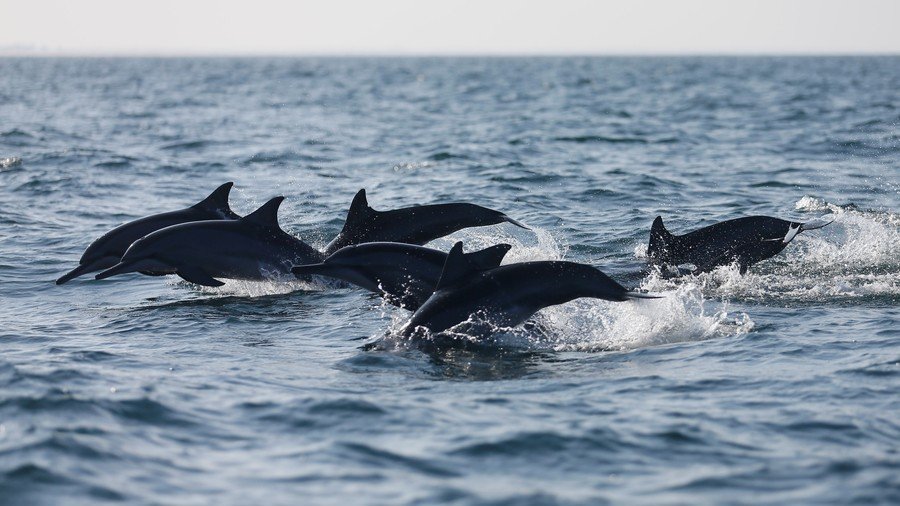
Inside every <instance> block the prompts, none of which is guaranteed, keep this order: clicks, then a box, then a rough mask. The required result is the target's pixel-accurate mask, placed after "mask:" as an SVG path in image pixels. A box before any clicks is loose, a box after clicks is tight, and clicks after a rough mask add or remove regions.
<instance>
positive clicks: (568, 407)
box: [0, 57, 900, 505]
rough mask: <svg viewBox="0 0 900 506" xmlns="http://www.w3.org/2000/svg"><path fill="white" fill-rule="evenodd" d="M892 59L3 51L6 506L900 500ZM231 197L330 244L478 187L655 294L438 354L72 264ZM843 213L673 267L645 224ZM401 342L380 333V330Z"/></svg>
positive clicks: (371, 317)
mask: <svg viewBox="0 0 900 506" xmlns="http://www.w3.org/2000/svg"><path fill="white" fill-rule="evenodd" d="M898 124H900V57H840V58H838V57H834V58H770V57H759V58H725V57H723V58H516V59H503V58H471V59H465V58H463V59H456V58H412V59H393V58H376V59H353V58H345V59H340V58H339V59H313V58H303V59H290V58H283V59H265V58H258V59H232V58H215V59H51V58H40V59H28V58H22V59H0V286H2V289H0V503H2V504H10V505H18V504H29V505H31V504H60V503H64V504H92V505H93V504H113V503H136V504H191V505H192V504H248V503H259V504H423V505H424V504H429V505H430V504H458V505H468V504H498V505H499V504H602V503H606V502H610V503H627V504H636V503H637V504H641V503H643V504H697V503H731V504H750V503H753V504H803V503H806V504H877V503H881V504H897V503H898V502H900V305H898V302H900V130H898ZM229 180H232V181H235V183H236V186H235V191H233V193H232V207H233V208H234V209H235V211H236V212H238V213H247V212H250V211H251V210H253V209H254V208H255V207H256V206H257V205H259V204H261V203H262V202H264V201H265V200H267V199H268V198H270V197H272V196H275V195H285V196H286V197H287V200H286V202H285V203H284V205H283V206H282V211H281V215H280V216H281V222H282V226H283V227H284V228H285V229H286V230H288V231H289V232H291V233H293V234H295V235H297V236H299V237H301V238H303V239H304V240H306V241H308V242H310V243H313V244H316V245H319V246H321V245H324V244H325V243H327V242H328V240H330V239H331V238H332V237H333V236H334V235H335V234H336V233H337V231H338V230H339V229H340V227H341V224H342V222H343V219H344V216H345V213H346V209H347V206H348V205H349V202H350V199H351V198H352V196H353V194H354V193H355V192H356V191H357V190H359V189H360V188H366V189H367V191H368V194H369V201H370V203H371V204H372V206H373V207H375V208H377V209H389V208H397V207H403V206H408V205H413V204H425V203H437V202H452V201H468V202H474V203H478V204H482V205H486V206H489V207H492V208H495V209H498V210H501V211H504V212H506V213H508V214H509V215H510V216H512V217H514V218H516V219H519V220H521V221H523V222H525V223H527V224H529V225H530V226H531V227H532V228H533V231H531V232H529V231H525V230H520V229H516V228H515V227H512V226H509V225H503V226H493V227H485V228H478V229H470V230H466V231H462V232H458V233H456V234H453V235H452V236H451V237H449V238H445V239H441V240H439V241H435V243H433V246H435V247H438V248H445V249H447V248H449V246H450V245H451V244H452V242H453V241H454V240H463V241H465V242H466V243H467V245H470V247H476V246H486V245H489V244H494V243H497V242H500V241H506V242H509V243H511V244H513V245H514V248H513V250H512V252H511V253H510V255H509V258H508V259H507V260H506V262H513V261H521V260H530V259H556V258H565V259H570V260H575V261H580V262H587V263H591V264H593V265H596V266H599V267H600V268H601V269H603V270H604V271H605V272H606V273H608V274H610V275H611V276H613V277H614V278H616V279H618V280H620V281H621V282H622V283H623V284H625V285H627V286H629V287H632V288H641V289H646V290H650V291H652V292H653V293H657V294H660V295H663V296H664V298H662V299H659V300H642V301H634V302H626V303H609V302H602V301H585V300H580V301H575V302H572V303H569V304H566V305H563V306H557V307H553V308H549V309H547V310H545V311H542V312H541V313H539V314H538V316H537V317H536V318H535V322H536V323H537V325H534V326H530V327H529V329H523V328H517V329H507V330H503V331H500V332H499V333H498V335H497V339H496V340H494V342H493V343H492V344H491V345H488V346H485V347H482V348H477V349H474V350H472V349H450V350H443V351H440V352H434V351H430V352H425V351H421V350H420V349H418V348H417V347H415V346H411V345H410V343H408V342H404V341H402V340H399V339H397V338H395V337H393V336H394V333H395V332H396V330H397V329H398V328H399V327H400V326H401V325H402V324H403V323H404V322H405V319H406V318H407V317H408V313H405V312H404V311H402V310H400V309H395V308H392V307H389V306H384V305H383V304H382V303H381V302H380V301H379V300H378V299H377V298H376V297H373V296H372V295H370V294H367V293H365V292H363V291H361V290H355V289H351V288H335V287H327V286H318V285H308V284H303V283H299V282H293V283H292V282H287V281H284V280H273V281H272V282H266V283H250V282H229V283H227V284H226V285H225V286H224V287H222V288H219V289H198V287H196V286H193V285H189V284H187V283H184V282H181V281H178V280H177V279H170V278H152V277H141V276H121V277H117V278H112V279H109V280H105V281H94V280H93V279H91V278H90V276H87V277H84V278H79V279H77V280H75V281H72V282H70V283H69V284H67V285H64V286H56V285H54V283H53V281H54V280H55V279H56V278H57V277H58V276H60V275H61V274H63V273H64V272H66V271H68V270H69V269H70V268H72V267H74V266H75V265H76V263H77V260H78V258H79V256H80V255H81V253H82V251H83V250H84V248H85V247H86V246H87V245H88V244H89V243H90V242H91V241H92V240H93V239H95V238H96V237H98V236H100V235H101V234H102V233H104V232H106V231H107V230H109V229H111V228H112V227H114V226H116V225H118V224H120V223H123V222H125V221H128V220H131V219H134V218H138V217H141V216H144V215H148V214H152V213H156V212H162V211H168V210H174V209H178V208H181V207H184V206H186V205H190V204H192V203H194V202H196V201H198V200H199V199H200V198H202V197H203V196H205V195H206V194H207V193H208V192H209V191H211V190H212V189H213V188H214V187H215V186H217V185H218V184H220V183H222V182H225V181H229ZM827 213H832V214H834V216H835V222H834V223H833V224H832V225H829V226H828V227H826V228H824V229H822V230H817V231H813V232H809V233H804V234H801V235H800V236H798V238H797V239H796V240H795V241H794V242H793V243H792V244H791V245H789V246H788V248H787V249H786V250H785V251H784V252H783V253H782V254H781V255H779V256H778V257H776V258H773V259H771V260H769V261H766V262H763V263H760V264H758V265H756V266H754V267H753V268H752V269H751V271H750V273H749V274H748V275H746V276H740V275H739V274H738V273H737V271H736V270H735V269H733V268H721V269H718V270H716V271H714V272H712V273H709V274H704V275H701V276H696V277H686V278H680V279H674V280H673V279H665V278H663V277H661V276H659V275H658V274H657V273H654V272H652V271H650V270H648V269H647V268H646V265H645V264H646V253H645V250H646V243H647V239H648V233H649V228H650V223H651V222H652V221H653V218H654V217H656V216H657V215H662V216H663V217H664V218H665V220H666V223H667V225H668V227H669V228H670V230H672V231H673V232H676V233H683V232H686V231H688V230H692V229H694V228H697V227H699V226H703V225H707V224H710V223H713V222H716V221H719V220H724V219H729V218H734V217H739V216H745V215H752V214H764V215H770V216H777V217H781V218H785V219H792V220H808V219H812V218H814V217H817V216H820V215H823V214H827ZM375 342H377V343H379V345H378V346H375V347H372V346H369V345H370V344H372V343H375Z"/></svg>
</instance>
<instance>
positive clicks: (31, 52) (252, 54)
mask: <svg viewBox="0 0 900 506" xmlns="http://www.w3.org/2000/svg"><path fill="white" fill-rule="evenodd" d="M778 56H780V57H834V56H843V57H846V56H861V57H866V56H900V51H889V52H885V51H783V52H779V51H718V52H717V51H702V50H700V51H633V52H630V51H621V52H618V51H606V52H603V51H548V52H541V51H534V52H530V51H521V52H518V51H517V52H502V51H498V52H484V53H479V52H465V51H460V52H454V51H436V52H400V51H398V52H390V51H384V52H381V51H378V52H364V51H358V52H357V51H346V52H341V51H329V52H315V51H308V52H302V51H297V52H294V51H272V52H266V51H248V52H231V51H222V52H216V51H196V52H191V51H154V50H149V51H133V52H123V51H80V50H76V51H69V50H49V49H47V50H45V49H12V48H9V49H5V48H0V58H29V57H34V58H479V57H480V58H552V57H610V58H627V57H647V58H654V57H778Z"/></svg>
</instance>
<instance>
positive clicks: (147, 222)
mask: <svg viewBox="0 0 900 506" xmlns="http://www.w3.org/2000/svg"><path fill="white" fill-rule="evenodd" d="M232 185H234V183H232V182H230V181H229V182H227V183H225V184H223V185H222V186H219V187H218V188H216V189H215V191H213V192H212V193H211V194H210V195H209V196H208V197H206V198H205V199H203V200H202V201H200V202H199V203H197V204H194V205H193V206H191V207H188V208H186V209H181V210H179V211H172V212H168V213H161V214H154V215H153V216H147V217H146V218H141V219H138V220H134V221H130V222H128V223H125V224H123V225H119V226H118V227H116V228H114V229H112V230H110V231H109V232H107V233H106V234H104V235H103V236H102V237H100V238H99V239H97V240H96V241H94V242H93V243H91V245H90V246H88V248H87V249H86V250H85V251H84V254H83V255H81V260H79V262H78V264H79V265H78V267H76V268H74V269H72V271H70V272H69V273H67V274H65V275H63V276H62V277H60V278H59V279H57V280H56V284H57V285H61V284H63V283H65V282H67V281H69V280H71V279H73V278H77V277H78V276H81V275H83V274H87V273H89V272H96V271H102V270H103V269H107V268H109V267H112V266H113V265H116V264H117V263H119V260H120V259H121V258H122V255H124V254H125V251H126V250H127V249H128V247H129V246H131V244H132V243H133V242H134V241H136V240H138V239H140V238H141V237H144V236H145V235H147V234H150V233H152V232H156V231H157V230H160V229H163V228H166V227H170V226H172V225H178V224H181V223H188V222H193V221H205V220H236V219H238V218H240V216H238V215H236V214H234V212H232V211H231V208H230V207H228V193H229V192H230V191H231V187H232Z"/></svg>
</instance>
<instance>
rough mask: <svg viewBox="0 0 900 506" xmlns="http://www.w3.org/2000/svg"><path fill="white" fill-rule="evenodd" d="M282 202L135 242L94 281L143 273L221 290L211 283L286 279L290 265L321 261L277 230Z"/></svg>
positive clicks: (273, 201)
mask: <svg viewBox="0 0 900 506" xmlns="http://www.w3.org/2000/svg"><path fill="white" fill-rule="evenodd" d="M283 200H284V197H275V198H273V199H271V200H269V201H268V202H266V203H265V204H263V205H262V207H260V208H259V209H257V210H256V211H254V212H252V213H251V214H248V215H247V216H244V217H243V218H240V219H237V220H228V221H226V220H215V221H198V222H194V223H183V224H181V225H174V226H171V227H168V228H165V229H162V230H158V231H156V232H153V233H152V234H149V235H147V236H146V237H144V238H142V239H139V240H137V241H135V243H134V244H132V245H131V247H130V248H128V251H126V252H125V255H123V256H122V261H121V262H119V263H118V264H116V265H115V266H113V267H111V268H109V269H107V270H105V271H103V272H101V273H100V274H97V276H96V278H97V279H105V278H108V277H110V276H115V275H118V274H125V273H128V272H147V273H151V274H158V275H164V274H177V275H178V276H180V277H181V278H182V279H184V280H186V281H189V282H191V283H196V284H198V285H204V286H222V285H223V284H224V283H223V282H221V281H219V280H218V279H216V278H225V279H244V280H255V281H259V280H264V279H268V278H269V277H271V276H272V275H285V274H289V273H290V272H291V267H292V266H293V265H296V264H309V263H313V262H319V261H321V260H322V259H323V255H322V254H321V253H319V252H318V251H316V250H315V249H313V248H312V247H311V246H309V245H308V244H306V243H304V242H303V241H301V240H299V239H296V238H294V237H293V236H291V235H290V234H288V233H287V232H285V231H284V230H282V229H281V227H279V226H278V206H280V205H281V202H282V201H283Z"/></svg>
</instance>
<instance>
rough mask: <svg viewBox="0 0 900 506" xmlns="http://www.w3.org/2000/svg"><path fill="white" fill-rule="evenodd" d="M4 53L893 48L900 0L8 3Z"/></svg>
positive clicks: (1, 4) (3, 12)
mask: <svg viewBox="0 0 900 506" xmlns="http://www.w3.org/2000/svg"><path fill="white" fill-rule="evenodd" d="M0 19H2V20H3V26H2V28H0V52H5V53H17V52H23V51H29V50H32V49H40V50H42V51H51V52H64V53H76V54H85V53H87V54H98V53H99V54H135V53H138V54H543V53H552V54H556V53H579V54H581V53H590V54H610V53H611V54H633V53H858V52H866V53H873V52H874V53H898V52H900V0H717V1H714V0H683V1H679V0H617V1H587V0H552V1H528V0H519V1H514V0H455V1H449V0H444V1H426V0H420V1H416V0H372V1H365V0H314V1H306V0H300V1H297V0H294V1H290V0H286V1H273V0H253V1H237V0H154V1H137V0H133V1H130V0H0Z"/></svg>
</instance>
